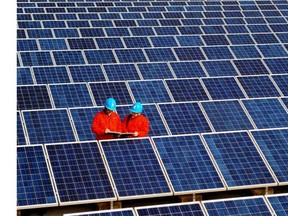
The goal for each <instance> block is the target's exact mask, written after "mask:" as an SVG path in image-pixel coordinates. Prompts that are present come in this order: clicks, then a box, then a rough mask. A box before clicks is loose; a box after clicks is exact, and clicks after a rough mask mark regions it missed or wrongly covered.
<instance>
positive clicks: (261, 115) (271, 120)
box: [242, 98, 288, 129]
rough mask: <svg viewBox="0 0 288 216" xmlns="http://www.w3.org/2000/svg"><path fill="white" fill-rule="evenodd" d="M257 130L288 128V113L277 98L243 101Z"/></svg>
mask: <svg viewBox="0 0 288 216" xmlns="http://www.w3.org/2000/svg"><path fill="white" fill-rule="evenodd" d="M242 102H243V104H244V105H245V107H246V109H247V110H248V112H249V114H250V116H251V117H252V119H253V121H254V122H255V124H256V126H257V128H259V129H263V128H281V127H287V126H288V118H287V115H288V114H287V111H286V110H285V109H284V108H283V107H282V105H281V104H280V102H279V100H278V99H277V98H270V99H269V98H261V99H250V100H249V99H247V100H242Z"/></svg>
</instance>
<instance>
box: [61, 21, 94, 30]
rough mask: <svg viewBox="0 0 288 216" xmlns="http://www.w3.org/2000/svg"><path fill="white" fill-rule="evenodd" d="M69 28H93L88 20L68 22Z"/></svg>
mask: <svg viewBox="0 0 288 216" xmlns="http://www.w3.org/2000/svg"><path fill="white" fill-rule="evenodd" d="M66 23H67V25H68V28H82V27H91V26H90V24H89V21H88V20H73V21H69V20H68V21H66Z"/></svg>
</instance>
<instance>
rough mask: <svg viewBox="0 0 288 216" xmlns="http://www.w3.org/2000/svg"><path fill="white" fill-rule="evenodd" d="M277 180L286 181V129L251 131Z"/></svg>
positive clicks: (287, 142)
mask: <svg viewBox="0 0 288 216" xmlns="http://www.w3.org/2000/svg"><path fill="white" fill-rule="evenodd" d="M252 135H253V136H254V138H255V140H256V142H257V143H258V145H259V146H260V149H261V151H262V152H263V154H264V155H265V157H266V159H267V161H268V163H269V165H270V166H271V167H272V170H273V172H274V173H275V175H276V177H277V179H278V180H279V182H280V183H281V182H287V181H288V176H287V172H288V164H287V163H286V161H287V158H288V129H283V130H263V131H252Z"/></svg>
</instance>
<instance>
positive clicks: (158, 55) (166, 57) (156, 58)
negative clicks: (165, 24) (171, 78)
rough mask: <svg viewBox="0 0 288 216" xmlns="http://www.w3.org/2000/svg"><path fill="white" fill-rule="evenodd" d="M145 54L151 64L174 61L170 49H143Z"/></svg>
mask: <svg viewBox="0 0 288 216" xmlns="http://www.w3.org/2000/svg"><path fill="white" fill-rule="evenodd" d="M145 52H146V54H147V56H148V58H149V59H150V61H151V62H160V61H164V62H165V61H176V58H175V56H174V54H173V52H172V49H171V48H154V49H145Z"/></svg>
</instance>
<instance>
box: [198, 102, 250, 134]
mask: <svg viewBox="0 0 288 216" xmlns="http://www.w3.org/2000/svg"><path fill="white" fill-rule="evenodd" d="M201 105H202V106H203V107H204V110H205V112H206V113H207V115H208V117H209V119H210V121H211V123H212V125H213V127H214V129H215V131H216V132H220V131H236V130H249V129H253V126H252V124H251V122H250V121H249V119H248V117H247V115H246V114H245V111H244V110H243V108H242V107H241V105H240V103H239V101H238V100H229V101H213V102H201Z"/></svg>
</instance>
